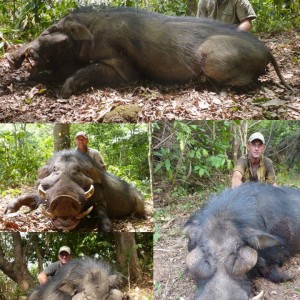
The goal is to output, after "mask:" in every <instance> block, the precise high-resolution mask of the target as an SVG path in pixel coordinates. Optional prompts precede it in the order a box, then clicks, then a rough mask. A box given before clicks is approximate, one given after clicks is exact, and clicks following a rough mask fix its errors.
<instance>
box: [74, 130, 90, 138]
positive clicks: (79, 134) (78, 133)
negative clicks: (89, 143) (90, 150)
mask: <svg viewBox="0 0 300 300" xmlns="http://www.w3.org/2000/svg"><path fill="white" fill-rule="evenodd" d="M79 136H83V137H84V138H86V139H88V136H87V134H86V133H85V132H83V131H79V132H77V133H76V135H75V139H76V138H78V137H79Z"/></svg>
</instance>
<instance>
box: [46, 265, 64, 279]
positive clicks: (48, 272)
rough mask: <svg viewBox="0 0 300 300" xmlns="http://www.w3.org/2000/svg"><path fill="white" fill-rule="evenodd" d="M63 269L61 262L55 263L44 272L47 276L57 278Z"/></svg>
mask: <svg viewBox="0 0 300 300" xmlns="http://www.w3.org/2000/svg"><path fill="white" fill-rule="evenodd" d="M61 268H62V265H61V263H60V261H56V262H55V263H53V264H51V265H49V266H48V267H47V268H46V269H45V270H44V272H45V273H46V275H47V276H51V277H53V276H55V275H56V274H57V272H58V271H59V270H60V269H61Z"/></svg>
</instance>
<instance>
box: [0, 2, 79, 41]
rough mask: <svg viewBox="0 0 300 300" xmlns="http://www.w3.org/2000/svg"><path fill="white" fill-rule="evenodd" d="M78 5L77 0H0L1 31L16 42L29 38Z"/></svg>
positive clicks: (7, 38)
mask: <svg viewBox="0 0 300 300" xmlns="http://www.w3.org/2000/svg"><path fill="white" fill-rule="evenodd" d="M77 6H78V3H77V1H76V0H61V1H52V0H46V1H44V0H27V1H22V0H12V1H5V0H0V11H1V12H2V14H1V15H0V24H2V26H1V28H0V31H2V33H3V34H4V35H5V37H6V40H9V41H11V42H14V43H15V42H20V41H22V40H28V39H31V38H33V37H34V36H36V35H37V34H39V33H40V32H41V31H42V30H43V29H45V28H46V27H48V26H49V25H51V24H52V23H53V22H54V21H55V20H56V19H58V18H60V17H62V16H64V15H65V14H66V13H67V12H69V11H70V9H73V8H75V7H77Z"/></svg>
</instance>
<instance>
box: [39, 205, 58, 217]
mask: <svg viewBox="0 0 300 300" xmlns="http://www.w3.org/2000/svg"><path fill="white" fill-rule="evenodd" d="M40 211H41V212H42V214H43V215H45V216H46V217H47V218H50V219H55V215H54V214H52V213H51V212H49V211H47V210H46V209H45V207H44V206H43V205H40Z"/></svg>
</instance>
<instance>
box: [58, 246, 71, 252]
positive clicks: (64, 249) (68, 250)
mask: <svg viewBox="0 0 300 300" xmlns="http://www.w3.org/2000/svg"><path fill="white" fill-rule="evenodd" d="M63 251H65V252H67V253H69V254H71V249H70V248H69V247H68V246H62V247H60V248H59V251H58V254H59V253H61V252H63Z"/></svg>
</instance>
